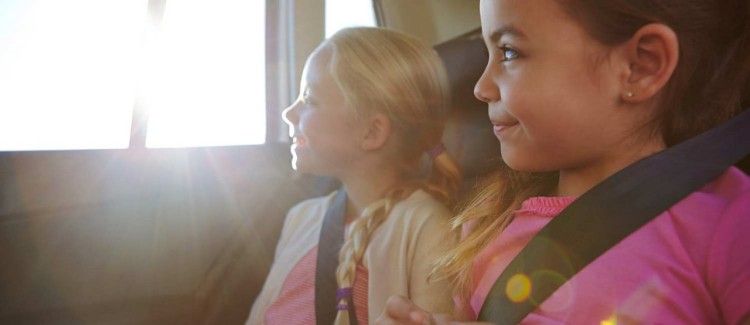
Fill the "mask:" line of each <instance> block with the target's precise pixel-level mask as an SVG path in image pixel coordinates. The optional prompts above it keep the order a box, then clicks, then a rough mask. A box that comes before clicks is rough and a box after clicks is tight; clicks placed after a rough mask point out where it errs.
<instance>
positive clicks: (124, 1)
mask: <svg viewBox="0 0 750 325" xmlns="http://www.w3.org/2000/svg"><path fill="white" fill-rule="evenodd" d="M146 6H147V0H120V1H101V0H65V1H59V0H37V1H28V0H2V1H0V92H1V93H2V95H0V150H3V151H7V150H13V151H15V150H60V149H103V148H126V147H127V146H128V142H129V139H130V123H131V120H132V111H133V103H134V98H135V89H136V78H137V76H136V71H137V70H138V69H137V67H136V65H137V61H138V53H137V51H138V49H139V48H140V44H141V37H142V31H143V26H144V22H145V18H146Z"/></svg>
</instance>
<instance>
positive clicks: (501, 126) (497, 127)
mask: <svg viewBox="0 0 750 325" xmlns="http://www.w3.org/2000/svg"><path fill="white" fill-rule="evenodd" d="M516 125H518V122H512V123H506V122H494V121H493V122H492V130H493V131H494V132H495V136H498V137H499V136H500V134H502V132H503V131H506V130H508V129H510V128H512V127H514V126H516Z"/></svg>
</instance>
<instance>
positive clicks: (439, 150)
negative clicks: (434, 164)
mask: <svg viewBox="0 0 750 325" xmlns="http://www.w3.org/2000/svg"><path fill="white" fill-rule="evenodd" d="M443 152H445V145H443V143H442V142H440V143H438V144H437V145H436V146H434V147H432V149H430V150H427V154H428V155H429V156H430V159H432V160H435V158H437V156H440V155H441V154H443Z"/></svg>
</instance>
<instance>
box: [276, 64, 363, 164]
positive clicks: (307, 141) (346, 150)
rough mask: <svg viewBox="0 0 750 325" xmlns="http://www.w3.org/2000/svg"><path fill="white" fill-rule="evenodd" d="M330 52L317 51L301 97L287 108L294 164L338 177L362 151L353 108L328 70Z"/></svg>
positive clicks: (306, 66) (301, 90)
mask: <svg viewBox="0 0 750 325" xmlns="http://www.w3.org/2000/svg"><path fill="white" fill-rule="evenodd" d="M329 57H330V54H329V53H328V52H327V51H325V50H323V51H320V50H318V51H315V52H314V53H313V54H312V55H311V56H310V58H309V59H308V61H307V63H306V65H305V69H304V73H303V76H302V85H301V87H300V97H299V98H298V99H297V100H296V101H295V102H294V103H293V104H292V106H289V107H288V108H287V109H286V110H284V113H283V117H284V121H286V122H287V124H289V126H290V129H291V132H292V136H293V144H292V155H293V161H292V164H293V167H294V168H295V169H296V170H299V171H302V172H306V173H312V174H316V175H327V176H334V177H338V176H340V175H341V174H342V173H344V172H345V171H346V169H347V168H349V166H350V165H351V162H352V161H353V160H354V159H356V157H357V156H358V155H360V154H361V152H360V150H359V147H358V145H357V143H356V139H357V138H358V137H357V135H358V134H359V133H358V127H357V124H358V123H356V119H355V116H354V111H353V109H350V108H347V107H345V104H344V97H343V95H342V94H341V91H340V90H339V89H338V87H337V86H336V84H335V82H334V80H333V79H332V78H331V75H330V73H329V70H328V60H329Z"/></svg>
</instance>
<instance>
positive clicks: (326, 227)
mask: <svg viewBox="0 0 750 325" xmlns="http://www.w3.org/2000/svg"><path fill="white" fill-rule="evenodd" d="M345 217H346V191H345V190H344V188H343V187H342V188H340V189H339V190H338V192H337V193H336V195H335V196H334V198H333V201H332V202H331V205H330V206H328V209H327V210H326V214H325V216H324V217H323V224H322V225H321V228H320V239H319V240H318V258H317V261H316V265H315V320H316V324H318V325H330V324H333V322H334V321H335V320H336V314H337V313H338V310H337V309H336V305H337V304H338V301H336V296H337V292H338V284H337V282H336V268H337V267H338V265H339V251H340V250H341V246H342V245H343V244H344V226H345V224H344V223H345V222H346V220H345ZM348 302H349V324H351V325H357V318H356V316H355V311H354V303H353V301H352V299H348Z"/></svg>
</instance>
